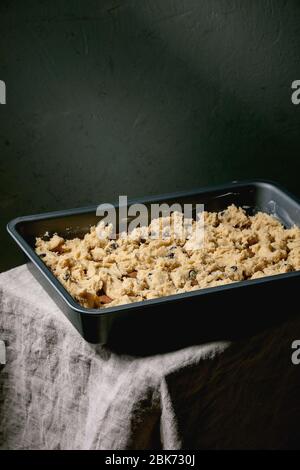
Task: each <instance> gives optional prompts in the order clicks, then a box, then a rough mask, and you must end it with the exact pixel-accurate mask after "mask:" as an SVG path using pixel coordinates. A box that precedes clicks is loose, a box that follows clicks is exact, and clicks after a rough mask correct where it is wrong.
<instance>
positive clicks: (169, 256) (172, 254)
mask: <svg viewBox="0 0 300 470" xmlns="http://www.w3.org/2000/svg"><path fill="white" fill-rule="evenodd" d="M174 256H175V253H168V254H167V255H166V258H170V259H172V258H174Z"/></svg>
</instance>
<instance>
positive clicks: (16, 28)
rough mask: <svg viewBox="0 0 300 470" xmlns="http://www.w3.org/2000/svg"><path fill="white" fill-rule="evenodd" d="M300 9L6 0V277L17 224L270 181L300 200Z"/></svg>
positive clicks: (0, 130)
mask: <svg viewBox="0 0 300 470" xmlns="http://www.w3.org/2000/svg"><path fill="white" fill-rule="evenodd" d="M299 25H300V4H299V2H296V1H285V0H276V1H275V0H274V1H271V0H265V1H261V0H251V1H245V0H240V1H234V0H185V1H183V0H151V1H142V0H138V1H137V0H136V1H132V0H129V1H126V0H123V1H120V0H119V1H117V0H116V1H113V0H103V1H96V0H81V1H80V0H76V1H75V0H74V1H71V0H69V1H67V0H64V1H63V0H54V1H45V0H41V1H37V0H27V1H26V2H24V1H10V0H0V79H2V80H5V81H6V85H7V104H6V105H1V106H0V177H1V185H0V193H1V197H0V218H1V228H0V246H1V262H0V269H1V270H4V269H8V268H9V267H12V266H14V265H16V264H18V263H20V262H22V257H21V256H20V255H19V254H18V252H17V250H16V248H15V246H14V244H13V243H12V242H10V241H9V238H8V236H7V235H6V232H5V225H6V222H7V221H8V220H9V219H11V218H13V217H16V216H18V215H25V214H29V213H35V212H42V211H45V210H47V211H48V210H53V209H61V208H68V207H75V206H81V205H86V204H89V203H100V202H103V201H110V200H115V199H116V198H117V196H118V195H119V194H128V196H130V197H137V196H144V195H148V194H149V195H150V194H155V193H163V192H169V191H174V190H179V189H189V188H192V187H197V186H201V185H208V184H213V183H221V182H224V181H228V180H233V179H241V178H253V177H266V178H269V179H274V180H277V181H279V182H281V183H282V184H284V185H285V186H287V187H288V188H289V189H290V190H291V191H293V192H295V193H297V194H298V195H300V187H299V170H300V163H299V162H300V158H299V150H300V137H299V123H300V106H299V107H297V106H293V105H292V103H291V83H292V81H293V80H296V79H300V60H299V59H300V26H299Z"/></svg>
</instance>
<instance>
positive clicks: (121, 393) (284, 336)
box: [0, 266, 300, 450]
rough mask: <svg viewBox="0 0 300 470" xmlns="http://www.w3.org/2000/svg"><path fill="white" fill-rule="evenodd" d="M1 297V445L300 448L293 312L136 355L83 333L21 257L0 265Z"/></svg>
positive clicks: (299, 326) (299, 369) (298, 329)
mask: <svg viewBox="0 0 300 470" xmlns="http://www.w3.org/2000/svg"><path fill="white" fill-rule="evenodd" d="M0 299H1V300H0V306H1V310H0V339H2V340H4V341H5V343H6V346H7V364H6V365H5V366H0V447H1V448H2V449H121V450H122V449H159V448H163V449H169V450H173V449H182V448H183V449H259V448H267V449H281V448H282V449H286V448H300V430H299V424H298V423H299V422H300V365H299V366H297V365H294V364H293V363H292V361H291V355H292V353H293V350H292V348H291V345H292V342H293V341H294V340H295V339H300V319H299V317H295V318H294V319H290V320H289V321H287V322H286V323H284V324H283V325H281V326H278V327H277V328H270V330H266V331H264V332H263V333H261V334H260V335H257V336H254V337H252V338H249V339H245V340H243V341H240V342H236V343H234V344H231V345H230V344H228V343H225V342H224V343H221V342H220V343H214V344H207V345H198V346H193V347H188V348H185V349H182V350H179V351H176V352H172V353H168V354H162V355H156V356H152V357H146V358H137V357H130V356H121V355H117V354H115V353H113V352H112V351H110V350H109V349H108V348H106V347H101V346H93V345H90V344H88V343H86V342H85V341H84V340H83V339H82V338H81V337H80V335H79V333H77V331H76V330H75V329H74V328H73V326H72V325H71V324H70V323H69V322H68V320H67V319H66V318H65V317H64V316H63V314H62V313H61V312H60V311H59V309H58V308H57V307H56V306H55V304H54V303H53V301H52V300H51V299H50V297H48V295H47V294H46V293H45V292H44V291H43V289H42V288H41V287H40V285H39V284H38V283H37V282H36V281H35V280H34V279H33V277H32V276H31V274H30V273H29V271H28V270H27V268H26V266H21V267H19V268H16V269H13V270H11V271H8V272H6V273H3V274H1V275H0ZM258 308H262V314H263V308H267V306H265V307H263V306H261V305H260V304H258ZM248 313H250V314H251V312H248ZM224 314H226V312H224ZM241 314H245V311H244V310H243V309H241Z"/></svg>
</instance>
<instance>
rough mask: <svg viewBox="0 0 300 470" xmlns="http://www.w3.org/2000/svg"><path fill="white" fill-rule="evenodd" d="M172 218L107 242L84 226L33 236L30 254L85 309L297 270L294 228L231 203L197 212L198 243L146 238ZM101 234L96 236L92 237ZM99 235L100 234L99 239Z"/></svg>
mask: <svg viewBox="0 0 300 470" xmlns="http://www.w3.org/2000/svg"><path fill="white" fill-rule="evenodd" d="M174 217H175V216H174V215H173V214H172V215H171V216H170V217H161V218H160V219H156V221H152V222H151V224H150V226H149V227H142V228H141V229H136V231H135V232H134V234H133V236H130V235H126V234H124V233H122V234H121V236H120V237H119V238H117V239H116V240H111V239H110V234H111V228H110V227H108V228H106V227H104V226H100V229H99V227H98V228H96V227H91V229H90V230H89V232H88V233H86V235H85V236H84V237H83V239H79V238H74V239H71V240H70V239H65V238H63V237H62V236H59V235H57V234H54V235H53V236H49V235H48V234H47V236H43V237H39V238H36V253H37V254H38V255H39V256H40V257H41V259H42V260H43V262H44V263H45V264H46V265H47V266H48V267H49V268H50V269H51V271H52V272H53V273H54V275H55V276H56V277H57V278H58V279H59V281H60V282H61V283H62V284H63V286H64V287H65V288H66V289H67V291H68V292H69V293H70V294H71V295H72V297H73V298H74V299H75V300H76V301H77V302H79V303H80V305H82V306H83V307H87V308H107V307H112V306H116V305H122V304H128V303H132V302H139V301H142V300H147V299H153V298H157V297H165V296H168V295H173V294H178V293H182V292H188V291H194V290H197V289H202V288H207V287H214V286H219V285H223V284H230V283H232V282H238V281H243V280H249V279H258V278H261V277H264V276H271V275H276V274H282V273H287V272H291V271H298V270H300V228H299V227H296V226H294V227H292V228H290V229H286V228H285V227H284V226H283V225H282V224H281V223H280V222H279V221H278V220H277V219H275V218H274V217H272V216H270V215H268V214H266V213H262V212H258V213H257V214H255V215H252V216H249V215H247V214H246V212H245V210H243V209H242V208H240V207H236V206H234V205H231V206H229V207H227V209H226V210H224V211H222V212H204V240H203V244H202V245H201V246H200V245H199V247H198V246H197V245H195V243H193V240H191V239H183V238H182V237H181V238H180V237H178V236H176V234H175V235H174V234H173V235H174V236H172V234H171V236H169V237H167V238H166V237H165V236H164V234H163V236H162V237H161V238H156V239H153V238H149V237H147V234H148V233H149V230H150V229H153V227H165V226H166V225H167V223H168V222H170V221H171V219H172V220H173V221H174ZM99 230H100V231H101V238H99V236H98V232H99ZM103 235H104V236H103Z"/></svg>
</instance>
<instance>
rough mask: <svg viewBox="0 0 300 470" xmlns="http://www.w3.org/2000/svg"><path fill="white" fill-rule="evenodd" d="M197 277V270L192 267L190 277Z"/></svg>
mask: <svg viewBox="0 0 300 470" xmlns="http://www.w3.org/2000/svg"><path fill="white" fill-rule="evenodd" d="M196 277H197V272H196V271H195V270H194V269H191V270H190V271H189V278H190V279H196Z"/></svg>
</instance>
